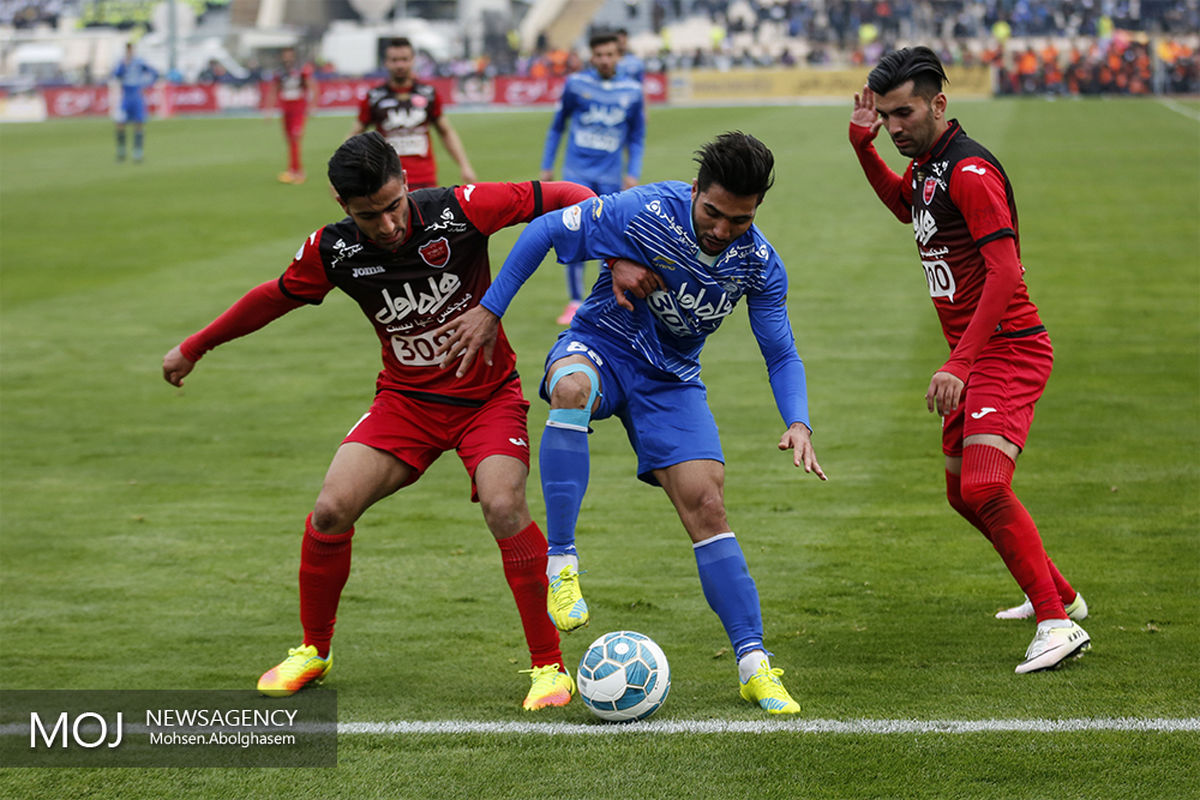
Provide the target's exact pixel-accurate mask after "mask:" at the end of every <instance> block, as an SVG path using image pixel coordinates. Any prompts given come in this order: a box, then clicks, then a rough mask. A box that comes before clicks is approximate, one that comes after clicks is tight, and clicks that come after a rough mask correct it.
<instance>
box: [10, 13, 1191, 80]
mask: <svg viewBox="0 0 1200 800" xmlns="http://www.w3.org/2000/svg"><path fill="white" fill-rule="evenodd" d="M610 1H611V0H610ZM186 2H187V3H188V4H189V5H190V6H192V7H193V8H194V9H195V10H196V12H197V14H200V15H204V14H206V13H210V12H213V11H218V12H219V11H221V10H223V9H227V7H228V6H229V5H230V2H231V0H186ZM624 6H625V10H626V13H627V17H628V28H629V30H630V32H631V34H632V35H631V38H630V44H631V49H632V50H634V52H635V53H637V54H638V55H640V56H641V57H642V58H643V59H644V60H645V65H646V69H647V71H648V72H664V73H670V72H672V71H678V70H688V69H697V68H711V69H719V70H726V69H735V68H760V67H786V68H791V67H797V68H800V67H813V68H823V67H859V66H864V65H868V64H873V63H875V62H876V61H877V60H878V58H879V57H880V56H881V55H882V54H883V53H884V52H887V51H888V50H891V49H894V48H895V47H898V46H903V45H905V44H910V43H918V42H919V43H924V44H928V45H930V46H931V47H933V48H934V49H935V50H937V51H939V54H940V55H941V57H942V59H943V61H944V62H946V63H947V64H948V65H966V66H971V65H978V64H986V65H989V66H991V67H993V68H994V74H995V78H996V91H997V93H999V94H1056V95H1075V94H1148V93H1198V92H1200V0H652V2H650V3H645V2H638V0H624ZM346 9H347V13H348V14H350V15H353V14H354V12H353V11H352V10H350V8H349V6H348V5H347V6H346ZM64 14H69V16H72V17H74V18H76V19H79V20H80V24H81V25H84V26H87V27H95V26H110V27H118V28H123V29H126V28H133V29H135V30H137V29H145V28H146V26H148V25H149V24H150V22H149V20H148V18H143V17H145V15H146V11H145V3H144V2H129V3H123V2H121V0H105V2H96V0H0V27H3V26H10V27H11V28H12V29H14V30H21V29H28V28H32V27H36V26H38V25H49V26H54V25H56V24H57V23H58V20H59V18H60V17H62V16H63V15H64ZM138 15H141V16H138ZM600 27H612V19H611V16H610V18H609V19H608V20H606V22H605V23H604V25H602V26H600ZM302 49H303V48H302ZM314 52H315V50H314ZM241 66H242V67H244V69H241V70H238V69H235V70H233V71H232V72H231V71H230V70H229V69H228V68H227V66H225V65H222V64H221V63H219V62H216V61H214V62H212V63H210V64H209V65H208V67H207V68H205V69H203V70H202V71H200V72H199V74H197V75H187V76H173V77H176V78H178V79H180V80H184V79H186V80H196V81H199V82H217V83H238V84H240V83H248V82H252V81H257V80H260V79H262V78H263V77H265V76H266V75H268V74H269V73H268V72H265V71H264V70H263V69H262V68H261V67H260V65H259V64H258V63H257V61H256V60H254V59H247V60H246V62H245V63H243V64H242V65H241ZM583 66H584V60H583V58H581V53H580V52H577V51H576V50H572V49H569V48H551V47H549V46H546V44H545V42H544V40H542V41H539V42H537V43H536V44H535V45H533V46H532V47H528V48H523V47H522V46H521V44H520V41H519V37H517V36H516V32H515V31H510V34H509V35H508V36H507V37H505V36H499V37H492V39H490V41H489V43H488V46H487V47H486V52H483V53H481V54H478V55H473V56H471V57H462V58H444V59H441V60H437V61H435V60H434V59H433V58H431V57H430V56H428V55H427V54H419V56H418V65H417V69H418V74H420V75H421V76H424V77H433V76H440V77H456V78H465V77H468V76H471V75H480V76H482V77H493V76H496V75H520V76H529V77H550V76H563V75H566V74H569V73H571V72H574V71H576V70H579V69H581V68H583ZM315 70H316V76H317V78H318V79H320V78H335V77H345V75H344V74H343V73H341V72H340V71H339V70H338V67H337V65H336V64H333V63H328V62H324V63H323V62H321V61H319V60H317V61H316V63H315ZM383 74H384V73H383V72H382V70H381V71H379V72H378V73H374V74H371V73H369V74H368V77H375V76H376V75H378V76H382V75H383ZM89 79H90V76H87V75H69V76H67V75H64V76H62V80H61V82H72V83H78V82H81V81H87V80H89Z"/></svg>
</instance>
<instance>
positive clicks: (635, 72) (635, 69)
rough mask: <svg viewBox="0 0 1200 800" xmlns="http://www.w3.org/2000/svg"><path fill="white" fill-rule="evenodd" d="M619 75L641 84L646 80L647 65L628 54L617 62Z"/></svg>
mask: <svg viewBox="0 0 1200 800" xmlns="http://www.w3.org/2000/svg"><path fill="white" fill-rule="evenodd" d="M617 74H618V75H620V76H621V77H623V78H633V79H634V80H635V81H637V82H638V83H641V82H642V81H644V80H645V79H646V65H645V64H644V63H643V62H642V60H641V59H640V58H638V57H637V56H635V55H634V54H633V53H626V54H625V55H623V56H621V60H620V61H618V62H617Z"/></svg>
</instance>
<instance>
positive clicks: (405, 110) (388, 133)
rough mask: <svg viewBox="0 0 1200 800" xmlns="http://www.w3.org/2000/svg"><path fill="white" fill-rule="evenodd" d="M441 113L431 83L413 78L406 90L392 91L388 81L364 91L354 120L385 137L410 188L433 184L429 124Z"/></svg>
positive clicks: (440, 104) (432, 160) (435, 174)
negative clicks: (402, 168) (376, 130)
mask: <svg viewBox="0 0 1200 800" xmlns="http://www.w3.org/2000/svg"><path fill="white" fill-rule="evenodd" d="M441 116H442V102H441V99H440V98H439V97H438V93H437V91H436V90H434V88H433V87H432V86H430V85H429V84H427V83H421V82H420V81H413V83H412V85H411V86H410V87H409V88H408V89H407V90H406V91H400V92H398V91H396V90H394V89H393V88H392V86H391V84H390V83H384V84H382V85H380V86H376V87H375V88H374V89H371V90H370V91H368V92H367V96H366V97H364V98H363V99H362V103H361V104H360V105H359V107H358V121H359V122H360V123H361V124H363V125H374V126H375V127H376V128H377V129H378V130H379V132H380V133H381V134H383V137H384V138H385V139H387V140H388V143H389V144H391V146H392V148H393V149H394V150H395V151H396V154H397V155H398V156H400V163H401V165H402V166H403V167H404V171H405V172H406V173H407V176H408V185H409V186H412V187H430V186H436V185H437V164H436V163H435V162H434V158H433V146H432V145H433V143H432V142H431V140H430V138H429V126H430V125H431V124H434V123H436V122H437V120H438V119H439V118H440V117H441Z"/></svg>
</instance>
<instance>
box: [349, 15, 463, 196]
mask: <svg viewBox="0 0 1200 800" xmlns="http://www.w3.org/2000/svg"><path fill="white" fill-rule="evenodd" d="M413 61H414V54H413V46H412V43H411V42H409V40H408V39H405V38H403V37H400V38H396V39H391V40H389V41H388V43H387V47H385V48H384V51H383V65H384V68H385V69H387V71H388V80H387V82H386V83H384V84H382V85H380V86H376V87H375V88H374V89H371V90H370V91H368V92H367V96H366V97H364V98H363V100H362V103H361V104H360V105H359V108H358V122H357V123H356V124H355V126H354V130H352V131H350V135H351V136H355V135H357V134H360V133H362V132H363V131H365V130H367V128H368V127H371V126H374V127H375V128H376V129H377V130H378V131H379V132H380V133H382V134H383V135H384V138H386V139H387V140H388V143H389V144H391V145H392V147H393V148H394V149H395V151H396V153H397V154H399V156H400V163H401V164H403V165H404V171H405V173H406V174H407V175H408V185H409V188H411V189H423V188H427V187H430V186H437V185H438V179H437V164H436V163H435V162H434V158H433V142H432V141H431V140H430V137H429V127H430V125H432V126H433V127H434V128H435V129H436V130H437V132H438V134H439V135H440V136H441V137H442V143H443V144H445V145H446V151H447V152H448V153H450V156H451V158H453V159H454V160H455V162H456V163H457V164H458V168H459V171H460V172H461V173H462V182H463V183H474V182H475V170H473V169H471V162H470V161H468V160H467V151H466V149H465V148H464V147H463V144H462V140H461V139H459V138H458V132H457V131H455V130H454V126H453V125H451V124H450V120H449V119H447V118H446V115H445V114H443V113H442V101H441V98H440V97H438V93H437V91H436V90H435V89H434V88H433V87H432V86H430V85H429V84H427V83H422V82H421V81H418V80H416V79H415V78H414V77H413Z"/></svg>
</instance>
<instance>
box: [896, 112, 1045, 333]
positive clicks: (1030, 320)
mask: <svg viewBox="0 0 1200 800" xmlns="http://www.w3.org/2000/svg"><path fill="white" fill-rule="evenodd" d="M901 190H902V191H903V192H905V193H907V194H908V195H909V196H908V197H905V201H906V202H908V203H909V204H910V205H911V208H912V225H913V236H914V237H915V238H916V242H917V251H918V253H919V254H920V256H921V265H922V267H923V268H924V270H925V280H926V282H927V284H928V285H929V295H930V297H932V298H933V304H934V306H935V307H936V308H937V313H938V318H939V319H940V320H941V323H942V331H943V333H944V334H945V336H946V341H947V342H949V343H950V346H951V347H952V348H953V347H955V346H956V345H957V344H958V341H959V339H960V338H961V337H962V335H963V332H964V331H965V330H966V329H967V325H968V324H969V323H970V321H971V319H972V317H973V316H974V315H975V312H976V311H977V310H978V308H979V301H980V297H981V296H982V292H983V284H984V279H985V278H986V277H987V269H988V268H987V265H986V263H985V260H984V258H983V254H982V253H981V252H980V248H981V247H983V246H984V245H986V244H987V243H988V242H992V241H995V240H998V239H1001V238H1004V237H1012V238H1013V240H1014V243H1015V245H1016V248H1017V254H1018V257H1019V255H1020V232H1019V230H1018V227H1017V206H1016V201H1015V200H1014V198H1013V191H1012V186H1011V185H1010V184H1009V182H1008V177H1007V176H1006V175H1005V173H1004V168H1003V167H1002V166H1001V165H1000V162H999V161H998V160H997V159H996V157H995V156H993V155H992V154H991V153H990V152H988V151H987V150H986V149H985V148H984V147H983V146H981V145H980V144H979V143H978V142H975V141H974V140H972V139H970V138H968V137H967V135H966V133H965V132H964V131H963V129H962V128H961V127H960V126H959V124H958V122H957V120H953V121H951V123H950V129H949V130H948V131H946V133H944V134H943V135H942V137H941V138H940V139H939V140H938V141H937V143H936V144H934V146H933V148H932V149H931V150H930V151H929V152H928V153H927V154H926V155H925V156H923V157H922V158H920V159H919V160H916V161H913V162H912V163H910V164H909V166H908V169H907V170H906V171H905V173H904V181H903V183H902V184H901ZM1020 269H1021V272H1022V273H1024V267H1021V268H1020ZM1039 325H1041V320H1040V319H1039V318H1038V311H1037V307H1036V306H1035V305H1034V304H1033V302H1032V301H1031V300H1030V299H1029V292H1028V290H1027V288H1026V286H1025V281H1024V280H1019V281H1017V285H1016V288H1015V290H1014V291H1013V293H1012V297H1011V298H1010V299H1009V300H1008V302H1007V304H1006V305H1005V308H1004V310H1003V313H1002V314H1001V316H1000V319H999V324H998V325H997V327H996V329H995V330H994V331H993V333H995V334H1001V335H1003V334H1011V333H1017V332H1021V331H1025V330H1028V329H1030V328H1034V327H1036V326H1039Z"/></svg>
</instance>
